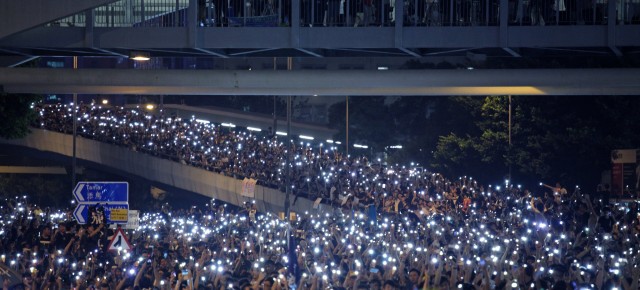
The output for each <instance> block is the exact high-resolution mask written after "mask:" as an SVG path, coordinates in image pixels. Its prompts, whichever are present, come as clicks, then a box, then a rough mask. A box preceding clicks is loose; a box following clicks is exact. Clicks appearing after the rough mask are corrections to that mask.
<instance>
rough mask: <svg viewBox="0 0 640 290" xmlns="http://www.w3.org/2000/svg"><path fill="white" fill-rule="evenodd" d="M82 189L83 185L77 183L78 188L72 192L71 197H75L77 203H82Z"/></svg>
mask: <svg viewBox="0 0 640 290" xmlns="http://www.w3.org/2000/svg"><path fill="white" fill-rule="evenodd" d="M83 188H84V183H78V186H76V190H74V191H73V195H74V196H75V197H76V200H78V202H83V201H84V196H82V189H83Z"/></svg>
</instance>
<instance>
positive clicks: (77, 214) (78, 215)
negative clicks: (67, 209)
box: [73, 204, 89, 224]
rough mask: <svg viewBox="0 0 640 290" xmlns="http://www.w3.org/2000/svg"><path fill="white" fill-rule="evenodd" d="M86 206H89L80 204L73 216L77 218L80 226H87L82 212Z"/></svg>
mask: <svg viewBox="0 0 640 290" xmlns="http://www.w3.org/2000/svg"><path fill="white" fill-rule="evenodd" d="M85 206H89V205H87V204H79V205H78V206H77V207H76V210H74V211H73V216H74V217H75V218H76V220H77V221H78V223H79V224H86V223H87V221H86V220H85V219H84V216H83V215H82V211H83V210H84V208H85Z"/></svg>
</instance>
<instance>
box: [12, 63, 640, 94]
mask: <svg viewBox="0 0 640 290" xmlns="http://www.w3.org/2000/svg"><path fill="white" fill-rule="evenodd" d="M0 86H1V87H2V88H3V89H4V91H6V92H10V93H58V94H73V93H77V94H139V95H144V94H163V95H324V96H330V95H331V96H336V95H338V96H339V95H342V96H344V95H349V96H356V95H383V96H410V95H495V94H498V95H640V69H528V70H527V69H511V70H510V69H495V70H388V71H364V70H359V71H350V70H343V71H334V70H331V71H326V70H323V71H316V70H298V71H263V70H253V71H246V70H228V71H203V70H116V69H78V70H71V69H42V68H0Z"/></svg>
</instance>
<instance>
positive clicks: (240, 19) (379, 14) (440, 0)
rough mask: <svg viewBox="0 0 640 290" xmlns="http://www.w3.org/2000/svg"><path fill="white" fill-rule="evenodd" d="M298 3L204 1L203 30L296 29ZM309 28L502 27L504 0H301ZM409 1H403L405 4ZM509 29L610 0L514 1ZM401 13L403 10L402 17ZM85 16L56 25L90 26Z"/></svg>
mask: <svg viewBox="0 0 640 290" xmlns="http://www.w3.org/2000/svg"><path fill="white" fill-rule="evenodd" d="M291 1H292V0H198V1H197V10H198V11H197V19H196V20H195V21H196V23H197V24H198V25H199V26H206V27H241V26H263V27H274V26H290V25H291V7H292V6H291V3H292V2H291ZM295 1H300V25H301V26H303V27H367V26H393V25H395V22H396V15H398V14H401V15H402V19H403V20H402V21H403V23H402V25H403V26H496V25H499V15H500V0H295ZM400 1H403V2H400ZM188 6H189V0H121V1H118V2H115V3H112V4H109V5H106V6H102V7H98V8H95V9H94V13H93V21H94V26H95V27H176V26H185V25H186V23H187V21H186V20H187V9H188ZM401 7H402V8H401ZM505 8H506V9H508V19H509V23H508V25H605V24H607V21H608V19H607V16H608V3H607V0H508V7H505ZM397 9H402V11H401V13H399V11H397ZM616 18H617V19H616V23H618V24H640V0H618V1H617V2H616ZM85 22H86V15H85V13H80V14H77V15H74V16H70V17H66V18H63V19H60V20H57V21H55V22H52V23H50V24H49V25H50V26H70V27H71V26H80V27H82V26H85V25H86V23H85Z"/></svg>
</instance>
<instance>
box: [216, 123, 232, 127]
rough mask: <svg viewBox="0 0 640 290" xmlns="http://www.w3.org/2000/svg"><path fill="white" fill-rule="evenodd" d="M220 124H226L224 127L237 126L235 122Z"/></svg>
mask: <svg viewBox="0 0 640 290" xmlns="http://www.w3.org/2000/svg"><path fill="white" fill-rule="evenodd" d="M220 125H222V126H224V127H231V128H235V127H236V125H235V124H233V123H222V124H220Z"/></svg>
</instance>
